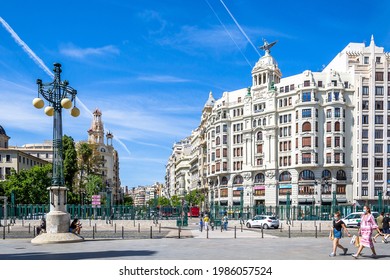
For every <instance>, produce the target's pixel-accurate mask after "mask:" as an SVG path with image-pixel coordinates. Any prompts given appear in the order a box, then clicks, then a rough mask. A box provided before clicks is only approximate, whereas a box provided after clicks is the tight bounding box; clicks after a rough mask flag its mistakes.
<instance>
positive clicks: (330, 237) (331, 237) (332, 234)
mask: <svg viewBox="0 0 390 280" xmlns="http://www.w3.org/2000/svg"><path fill="white" fill-rule="evenodd" d="M329 239H330V240H333V239H334V233H333V229H331V230H330V232H329Z"/></svg>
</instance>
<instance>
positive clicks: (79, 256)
mask: <svg viewBox="0 0 390 280" xmlns="http://www.w3.org/2000/svg"><path fill="white" fill-rule="evenodd" d="M154 254H156V251H149V250H125V251H104V252H77V253H62V254H61V253H56V254H51V253H50V252H34V253H20V254H0V260H83V259H108V258H118V257H128V256H151V255H154Z"/></svg>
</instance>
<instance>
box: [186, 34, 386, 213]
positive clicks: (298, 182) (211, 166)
mask: <svg viewBox="0 0 390 280" xmlns="http://www.w3.org/2000/svg"><path fill="white" fill-rule="evenodd" d="M272 46H273V44H271V45H270V44H268V43H266V42H265V45H264V46H263V47H262V49H263V50H265V55H264V56H263V57H261V58H260V59H259V61H258V62H257V63H256V65H255V67H254V68H253V70H252V86H251V87H250V88H244V89H240V90H236V91H232V92H224V93H223V95H222V97H221V98H220V99H218V100H216V101H215V102H213V104H212V106H211V108H212V109H211V112H210V114H209V115H208V116H207V119H206V123H205V124H204V125H203V128H204V132H205V135H207V137H206V138H207V143H205V144H206V145H204V146H203V147H206V149H207V150H206V151H205V152H206V155H207V162H206V167H207V171H206V176H205V174H203V173H202V172H199V173H198V176H199V180H200V181H201V182H202V184H204V185H205V187H207V188H208V189H209V190H210V191H209V192H208V193H209V196H211V195H212V194H213V197H212V199H213V200H214V201H215V202H216V203H218V204H219V205H222V206H234V205H240V204H241V194H242V193H243V202H244V206H253V205H259V204H263V205H266V206H275V205H283V204H286V203H287V202H286V200H287V199H288V198H289V199H290V203H291V205H330V204H331V202H332V199H336V200H337V202H338V204H349V205H352V204H354V203H356V202H357V203H364V202H366V201H369V202H373V203H376V201H377V199H378V195H379V193H381V192H382V193H384V194H386V192H388V191H390V187H388V184H389V185H390V128H389V125H390V114H389V113H388V112H389V111H390V98H389V97H388V96H389V95H390V74H389V72H390V71H389V61H390V55H389V53H386V52H384V49H383V48H381V47H377V46H376V45H375V42H374V39H373V37H372V39H371V42H370V45H369V46H365V44H364V43H350V44H348V45H347V46H346V47H345V48H344V49H343V50H342V51H341V52H340V53H339V54H337V56H336V57H335V58H334V59H333V60H332V61H331V62H330V63H329V65H328V66H327V67H325V68H324V70H323V71H321V72H313V71H310V70H306V71H304V72H303V73H300V74H297V75H294V76H290V77H286V78H282V74H281V71H280V69H279V67H278V63H277V62H276V60H275V59H274V58H273V57H272V56H271V54H270V49H271V47H272ZM198 130H199V129H198ZM195 131H197V130H195ZM202 131H203V130H202ZM191 137H192V144H193V146H192V150H194V151H195V150H197V149H199V147H202V145H201V144H200V142H199V141H198V140H196V139H197V137H198V136H197V134H196V133H194V132H193V134H192V136H191ZM198 162H199V161H198ZM191 163H196V160H195V159H194V157H193V159H192V161H191ZM193 166H194V165H192V167H191V168H194V167H193ZM191 170H192V169H191ZM191 185H193V182H190V183H189V186H191ZM211 190H212V191H211ZM387 194H389V193H387ZM209 199H211V197H209Z"/></svg>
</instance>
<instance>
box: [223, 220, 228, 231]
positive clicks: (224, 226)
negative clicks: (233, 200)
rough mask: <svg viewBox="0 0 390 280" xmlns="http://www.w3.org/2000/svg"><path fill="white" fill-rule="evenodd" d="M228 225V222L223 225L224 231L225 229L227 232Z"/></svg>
mask: <svg viewBox="0 0 390 280" xmlns="http://www.w3.org/2000/svg"><path fill="white" fill-rule="evenodd" d="M227 225H228V223H227V222H224V223H223V229H224V230H227Z"/></svg>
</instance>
